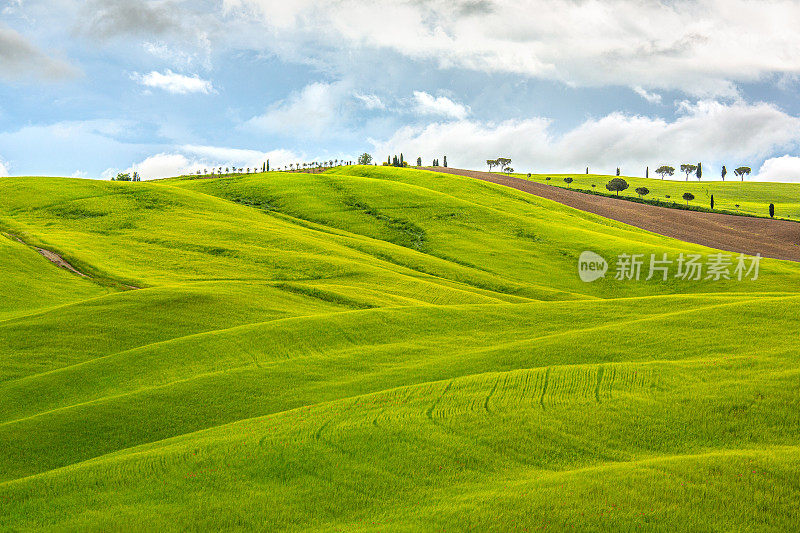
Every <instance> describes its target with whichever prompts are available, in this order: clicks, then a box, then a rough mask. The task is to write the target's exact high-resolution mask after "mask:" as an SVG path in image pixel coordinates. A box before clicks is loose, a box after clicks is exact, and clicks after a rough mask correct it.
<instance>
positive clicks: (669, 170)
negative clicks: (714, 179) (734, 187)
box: [646, 163, 752, 181]
mask: <svg viewBox="0 0 800 533" xmlns="http://www.w3.org/2000/svg"><path fill="white" fill-rule="evenodd" d="M681 172H683V173H684V174H686V181H689V176H690V175H691V174H694V175H695V176H696V177H697V180H698V181H700V180H701V179H703V164H702V163H697V164H696V165H693V164H690V163H685V164H683V165H681ZM751 172H752V169H751V168H750V167H744V166H742V167H739V168H737V169H736V170H734V171H733V174H734V175H735V176H737V177H740V178H741V179H742V181H744V177H745V176H749V175H750V173H751ZM649 174H650V168H649V167H648V169H647V174H646V177H648V178H649V177H650V175H649ZM656 174H659V175H660V176H661V179H662V180H663V179H664V176H673V175H674V174H675V167H671V166H669V165H662V166H660V167H658V168H657V169H656ZM721 174H722V181H725V176H727V175H728V169H727V168H725V165H722V173H721Z"/></svg>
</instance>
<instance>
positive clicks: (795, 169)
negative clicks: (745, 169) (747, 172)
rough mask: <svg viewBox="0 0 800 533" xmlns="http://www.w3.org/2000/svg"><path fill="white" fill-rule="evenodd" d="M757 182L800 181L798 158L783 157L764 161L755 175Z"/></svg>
mask: <svg viewBox="0 0 800 533" xmlns="http://www.w3.org/2000/svg"><path fill="white" fill-rule="evenodd" d="M755 179H756V180H757V181H785V182H798V181H800V157H795V156H790V155H784V156H781V157H773V158H770V159H767V160H766V161H764V164H763V165H761V170H760V171H759V172H758V174H757V175H756V177H755Z"/></svg>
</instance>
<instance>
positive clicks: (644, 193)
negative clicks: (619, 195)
mask: <svg viewBox="0 0 800 533" xmlns="http://www.w3.org/2000/svg"><path fill="white" fill-rule="evenodd" d="M636 194H638V195H639V198H644V197H645V196H647V195H648V194H650V189H648V188H647V187H639V188H638V189H636Z"/></svg>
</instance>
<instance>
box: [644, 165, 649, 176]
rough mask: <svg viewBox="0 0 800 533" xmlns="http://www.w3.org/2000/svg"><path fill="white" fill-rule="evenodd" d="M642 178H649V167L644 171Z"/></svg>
mask: <svg viewBox="0 0 800 533" xmlns="http://www.w3.org/2000/svg"><path fill="white" fill-rule="evenodd" d="M644 177H645V178H650V167H647V168H645V169H644Z"/></svg>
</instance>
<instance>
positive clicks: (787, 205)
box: [516, 169, 800, 220]
mask: <svg viewBox="0 0 800 533" xmlns="http://www.w3.org/2000/svg"><path fill="white" fill-rule="evenodd" d="M516 176H517V177H519V178H524V179H530V180H531V181H535V182H537V183H546V184H548V185H554V186H557V187H563V188H565V189H567V188H571V189H576V190H582V191H588V192H595V193H602V194H605V195H613V194H615V193H613V192H609V191H608V190H606V183H608V182H609V180H611V179H613V178H615V177H616V176H605V175H600V174H532V175H531V177H530V178H528V177H527V174H516ZM650 176H651V177H650V178H639V177H631V176H622V178H623V179H624V180H625V181H627V182H628V184H629V187H628V189H627V190H625V191H622V192H620V193H619V196H621V197H626V198H639V195H638V194H636V189H637V188H639V187H645V188H647V189H648V190H649V191H650V194H648V195H647V196H645V197H644V198H645V199H646V200H658V201H660V202H667V203H670V202H675V203H677V204H678V205H686V202H685V201H684V200H683V199H682V197H683V193H686V192H688V193H691V194H693V195H694V197H695V199H694V200H692V201H691V202H689V205H690V206H695V207H703V208H710V204H711V196H712V195H713V196H714V208H715V210H717V211H719V210H722V211H727V212H730V213H739V214H744V215H753V216H759V217H769V204H775V218H783V219H787V220H799V219H800V184H797V183H768V182H751V181H747V179H745V181H740V180H739V178H737V177H735V176H733V174H732V173H731V174H729V175H728V179H727V180H726V181H722V180H720V178H719V177H718V176H715V177H712V176H708V175H706V176H704V177H703V179H702V180H700V181H698V180H697V178H695V176H694V174H690V175H689V180H688V181H684V180H683V179H681V178H683V177H684V175H683V173H681V172H680V171H676V173H675V176H673V179H664V180H662V179H660V178H659V177H658V175H657V174H655V172H653V170H652V169H651V170H650ZM547 178H550V180H548V179H547ZM564 178H572V179H573V182H572V183H570V184H567V183H565V182H564ZM592 185H594V187H592ZM667 196H669V198H667ZM737 205H738V206H739V207H736V206H737Z"/></svg>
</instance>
